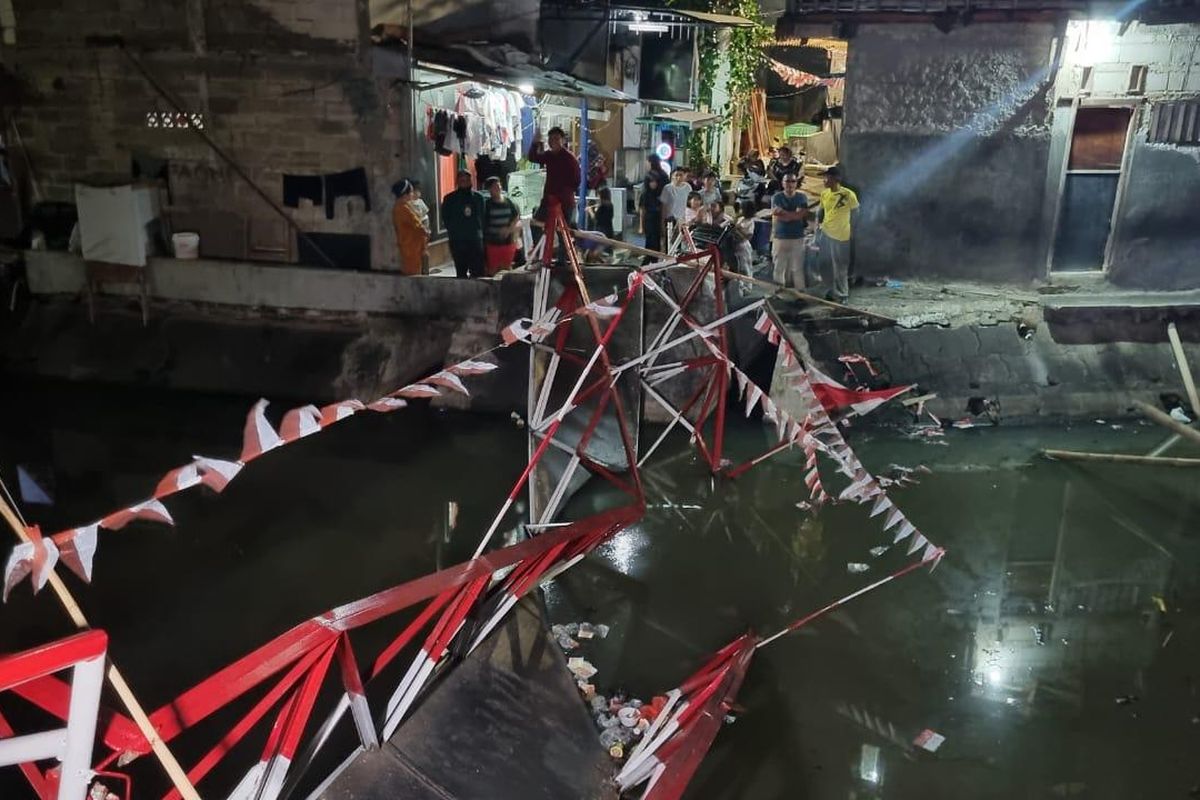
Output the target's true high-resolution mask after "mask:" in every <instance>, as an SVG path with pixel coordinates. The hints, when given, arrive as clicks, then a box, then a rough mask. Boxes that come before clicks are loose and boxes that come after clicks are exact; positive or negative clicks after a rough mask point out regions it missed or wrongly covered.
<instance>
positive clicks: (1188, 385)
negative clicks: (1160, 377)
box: [1167, 322, 1200, 414]
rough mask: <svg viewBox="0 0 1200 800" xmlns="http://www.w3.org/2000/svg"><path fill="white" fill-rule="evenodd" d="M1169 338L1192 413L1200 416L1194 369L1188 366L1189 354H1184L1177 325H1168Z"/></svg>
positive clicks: (1199, 399) (1199, 401)
mask: <svg viewBox="0 0 1200 800" xmlns="http://www.w3.org/2000/svg"><path fill="white" fill-rule="evenodd" d="M1167 338H1168V339H1170V340H1171V349H1172V350H1174V351H1175V364H1176V366H1178V367H1179V374H1180V375H1182V376H1183V388H1184V389H1186V390H1187V396H1188V400H1189V401H1190V402H1191V404H1192V413H1193V414H1200V395H1198V394H1197V393H1196V381H1195V380H1193V379H1192V368H1191V367H1189V366H1188V360H1187V354H1186V353H1184V352H1183V342H1181V341H1180V340H1179V331H1177V330H1176V329H1175V323H1174V322H1172V323H1170V324H1169V325H1167Z"/></svg>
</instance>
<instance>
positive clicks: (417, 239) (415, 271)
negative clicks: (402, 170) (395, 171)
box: [392, 180, 429, 275]
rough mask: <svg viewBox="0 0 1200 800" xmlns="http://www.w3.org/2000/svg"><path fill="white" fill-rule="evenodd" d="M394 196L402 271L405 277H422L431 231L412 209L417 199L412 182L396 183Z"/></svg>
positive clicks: (393, 222)
mask: <svg viewBox="0 0 1200 800" xmlns="http://www.w3.org/2000/svg"><path fill="white" fill-rule="evenodd" d="M392 194H394V195H395V196H396V205H395V207H394V208H392V224H393V225H395V226H396V246H397V247H398V248H399V249H400V271H401V272H403V273H404V274H405V275H420V274H421V265H422V262H423V261H424V258H425V247H426V245H428V244H429V231H427V230H425V227H424V226H423V225H421V217H420V216H419V215H418V214H417V212H416V211H415V210H414V209H413V207H412V201H413V199H414V197H415V195H414V193H413V185H412V181H408V180H400V181H396V183H394V184H393V185H392Z"/></svg>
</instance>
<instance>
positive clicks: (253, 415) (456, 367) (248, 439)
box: [3, 273, 641, 600]
mask: <svg viewBox="0 0 1200 800" xmlns="http://www.w3.org/2000/svg"><path fill="white" fill-rule="evenodd" d="M640 286H641V275H640V273H634V274H633V275H631V277H630V281H629V285H628V288H627V289H626V290H623V291H622V292H614V293H612V294H610V295H608V296H606V297H603V298H600V299H598V300H595V301H593V302H592V303H590V304H588V305H587V306H581V307H580V308H579V309H576V311H575V314H581V313H582V314H588V313H590V314H595V315H596V316H600V317H608V316H615V314H610V313H609V312H610V309H614V307H615V310H616V311H617V312H619V310H620V306H619V301H620V299H621V296H622V295H624V294H626V293H628V292H635V291H637V290H638V288H639V287H640ZM573 316H574V314H573V315H567V316H564V315H563V312H562V309H560V308H551V309H549V310H548V311H547V312H546V313H545V314H544V315H542V316H541V317H539V318H538V319H537V320H532V319H528V318H525V319H519V320H517V321H515V322H513V323H511V324H509V325H508V326H506V327H505V328H504V330H503V331H501V335H500V338H501V344H500V345H498V346H497V347H492V348H489V349H487V350H485V351H483V352H482V353H478V354H476V355H474V356H471V357H470V358H467V359H464V360H463V361H460V362H457V363H455V364H451V365H449V366H447V367H446V368H445V369H443V370H441V371H439V372H437V373H435V374H433V375H431V376H429V377H427V378H424V379H422V380H420V381H417V382H415V383H411V384H408V385H406V386H403V387H401V388H400V389H397V390H395V391H393V392H391V393H389V394H387V395H384V396H383V397H381V398H379V399H378V400H375V401H372V402H371V403H363V402H362V401H361V400H358V399H348V400H340V401H337V402H334V403H330V404H329V405H326V406H323V407H320V408H318V407H317V406H315V405H311V404H310V405H305V406H301V407H299V408H294V409H291V410H289V411H288V412H287V413H285V414H284V416H283V420H282V422H281V423H280V427H279V430H276V429H275V428H274V427H273V426H272V425H271V423H270V421H269V420H268V419H267V416H266V409H267V405H268V402H267V401H266V400H265V399H260V400H258V401H257V402H256V403H255V404H254V405H253V407H252V408H251V409H250V412H249V413H248V414H247V416H246V423H245V426H244V429H243V434H242V451H241V454H240V455H239V457H238V460H237V461H227V460H223V459H217V458H207V457H204V456H193V460H192V462H191V463H190V464H184V465H183V466H180V467H176V468H175V469H172V470H170V471H168V472H167V473H166V474H165V475H164V476H163V477H162V478H161V479H160V480H159V481H158V483H157V484H156V485H155V488H154V493H153V495H152V496H151V497H150V498H148V499H147V500H144V501H142V502H140V503H135V504H133V505H130V506H127V507H125V508H122V509H119V510H117V511H115V512H113V513H111V514H109V515H108V516H106V517H104V518H102V519H101V520H99V521H97V522H93V523H90V524H87V525H82V526H79V527H75V528H68V529H67V530H64V531H60V532H58V533H55V534H53V535H52V536H50V537H44V538H43V537H41V536H40V535H39V536H38V537H37V540H36V543H34V544H30V543H24V544H21V545H17V546H16V547H14V549H13V550H12V551H11V553H10V555H9V559H8V561H7V562H6V565H5V569H4V591H3V599H4V600H7V598H8V593H9V592H10V591H11V590H12V588H13V587H15V586H16V585H17V584H19V583H20V582H21V581H22V580H24V578H26V577H28V576H29V575H33V576H34V584H33V585H34V591H35V592H36V591H40V590H41V588H42V587H43V586H44V585H45V582H46V580H48V578H49V572H50V570H52V569H53V568H54V565H55V564H57V563H58V561H59V560H60V558H59V557H60V554H61V556H62V559H61V560H62V561H63V563H64V564H66V565H67V566H68V567H69V568H70V569H71V570H72V571H73V572H75V573H76V574H77V575H78V576H79V577H80V578H81V579H82V580H84V581H88V582H90V581H91V578H92V565H93V562H94V559H95V554H96V550H97V546H98V544H99V540H98V535H97V534H98V530H99V529H101V528H103V529H106V530H119V529H120V528H123V527H125V526H126V525H128V524H129V523H130V522H132V521H134V520H144V521H149V522H159V523H164V524H168V525H171V524H174V521H173V519H172V518H171V514H170V512H169V511H168V510H167V508H166V506H164V505H163V504H162V503H161V502H160V501H161V500H163V499H164V498H166V497H169V496H171V495H173V494H175V493H177V492H181V491H184V490H186V489H190V488H192V487H193V486H197V485H204V486H207V487H209V488H210V489H212V490H213V491H214V492H217V493H220V492H222V491H224V490H225V488H226V487H227V486H228V485H229V482H230V481H232V480H233V479H234V478H236V477H237V475H238V474H239V473H240V472H241V470H242V469H243V468H244V467H245V466H246V465H247V464H248V463H250V462H251V461H253V460H254V459H256V458H258V457H260V456H262V455H264V454H265V453H268V452H270V451H271V450H274V449H276V448H279V447H282V446H284V445H286V444H291V443H292V442H295V441H298V440H299V439H303V438H306V437H308V436H311V435H313V434H315V433H319V432H320V431H321V430H324V429H325V428H327V427H329V426H330V425H332V424H334V423H336V422H340V421H342V420H344V419H347V418H349V417H351V416H353V415H354V414H357V413H359V412H361V411H364V410H370V411H374V412H377V413H390V412H393V411H398V410H400V409H402V408H404V407H405V406H407V403H406V402H405V399H404V398H407V399H429V398H433V397H439V396H440V395H441V394H442V390H443V389H446V390H449V391H452V392H457V393H459V394H463V395H467V396H470V392H469V391H468V389H467V387H466V384H464V383H463V381H462V378H463V377H470V376H476V375H484V374H486V373H489V372H491V371H493V370H495V369H497V367H498V365H497V364H495V363H492V362H490V361H484V360H482V359H483V358H484V357H485V356H487V355H488V354H489V353H491V352H492V351H494V350H496V349H498V348H499V347H507V346H509V345H512V344H514V343H516V342H518V341H521V342H524V343H527V344H534V343H538V342H541V341H542V340H544V339H545V338H546V337H548V336H549V335H550V334H551V333H553V332H554V330H555V329H556V328H557V327H558V326H559V325H562V324H564V323H567V322H569V321H570V320H571V319H572V318H573Z"/></svg>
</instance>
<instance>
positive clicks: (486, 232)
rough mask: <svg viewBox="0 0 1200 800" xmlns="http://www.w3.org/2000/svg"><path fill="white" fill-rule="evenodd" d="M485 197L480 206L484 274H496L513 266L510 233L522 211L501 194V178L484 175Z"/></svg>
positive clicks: (512, 247)
mask: <svg viewBox="0 0 1200 800" xmlns="http://www.w3.org/2000/svg"><path fill="white" fill-rule="evenodd" d="M487 190H488V198H487V202H485V203H484V206H483V247H484V250H485V251H486V255H487V274H488V276H489V277H490V276H492V275H495V274H496V273H497V272H499V271H500V270H502V269H508V268H509V267H511V266H512V263H513V258H514V257H515V256H516V254H517V246H516V244H514V243H513V234H515V233H516V232H517V221H518V220H520V219H521V212H520V211H518V210H517V204H516V203H514V202H513V201H512V200H510V199H509V198H507V197H505V196H504V192H503V190H502V189H501V187H500V179H499V178H497V177H496V176H494V175H493V176H492V177H490V178H488V179H487Z"/></svg>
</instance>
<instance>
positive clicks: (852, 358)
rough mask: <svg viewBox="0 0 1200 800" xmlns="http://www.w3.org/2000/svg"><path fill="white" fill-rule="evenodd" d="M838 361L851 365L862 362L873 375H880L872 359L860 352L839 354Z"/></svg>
mask: <svg viewBox="0 0 1200 800" xmlns="http://www.w3.org/2000/svg"><path fill="white" fill-rule="evenodd" d="M838 361H840V362H841V363H843V364H846V365H847V366H849V365H850V364H862V365H863V366H864V367H866V368H867V372H868V373H870V374H871V375H878V374H879V373H878V372H877V371H876V370H875V365H874V364H872V363H871V359H869V358H867V357H866V356H864V355H859V354H858V353H850V354H849V355H844V356H838Z"/></svg>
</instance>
